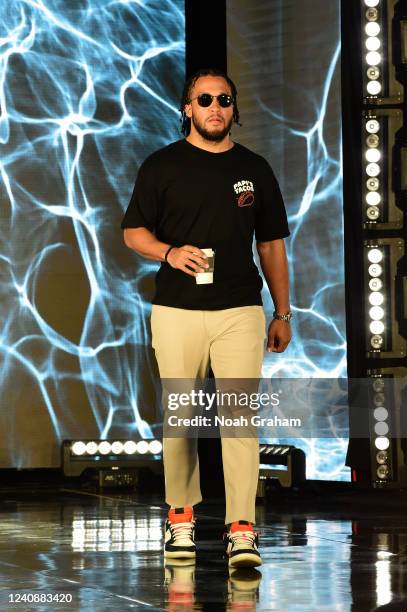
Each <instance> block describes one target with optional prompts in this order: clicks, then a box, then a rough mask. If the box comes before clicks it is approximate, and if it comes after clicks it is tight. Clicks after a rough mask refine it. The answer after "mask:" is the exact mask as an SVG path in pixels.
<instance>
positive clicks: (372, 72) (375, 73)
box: [366, 66, 380, 81]
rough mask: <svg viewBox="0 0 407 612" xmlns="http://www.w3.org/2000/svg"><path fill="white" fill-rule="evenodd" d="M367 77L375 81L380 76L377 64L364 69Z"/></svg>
mask: <svg viewBox="0 0 407 612" xmlns="http://www.w3.org/2000/svg"><path fill="white" fill-rule="evenodd" d="M366 75H367V78H368V79H370V80H371V81H376V80H377V79H378V78H379V77H380V70H379V67H378V66H369V68H368V69H367V70H366Z"/></svg>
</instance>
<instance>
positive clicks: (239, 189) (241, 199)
mask: <svg viewBox="0 0 407 612" xmlns="http://www.w3.org/2000/svg"><path fill="white" fill-rule="evenodd" d="M233 189H234V190H235V193H236V195H237V196H238V197H237V198H236V203H237V205H238V206H251V205H252V204H253V203H254V186H253V183H252V181H248V180H246V179H245V180H243V179H242V180H241V181H238V182H237V183H235V184H234V185H233Z"/></svg>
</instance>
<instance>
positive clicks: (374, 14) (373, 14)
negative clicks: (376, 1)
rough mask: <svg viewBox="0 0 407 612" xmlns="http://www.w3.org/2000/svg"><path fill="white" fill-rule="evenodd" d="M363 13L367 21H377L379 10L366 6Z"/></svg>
mask: <svg viewBox="0 0 407 612" xmlns="http://www.w3.org/2000/svg"><path fill="white" fill-rule="evenodd" d="M365 15H366V19H367V20H368V21H377V20H378V19H379V11H378V10H377V8H368V9H367V11H366V13H365Z"/></svg>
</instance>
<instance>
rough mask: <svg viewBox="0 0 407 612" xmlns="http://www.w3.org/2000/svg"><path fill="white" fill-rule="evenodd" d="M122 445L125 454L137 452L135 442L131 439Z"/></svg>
mask: <svg viewBox="0 0 407 612" xmlns="http://www.w3.org/2000/svg"><path fill="white" fill-rule="evenodd" d="M123 447H124V452H125V453H126V454H127V455H134V453H136V452H137V444H136V443H135V442H133V440H127V442H125V443H124V445H123Z"/></svg>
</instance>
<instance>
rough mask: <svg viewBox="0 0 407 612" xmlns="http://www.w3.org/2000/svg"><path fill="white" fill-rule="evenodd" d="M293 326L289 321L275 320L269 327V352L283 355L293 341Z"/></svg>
mask: <svg viewBox="0 0 407 612" xmlns="http://www.w3.org/2000/svg"><path fill="white" fill-rule="evenodd" d="M291 335H292V334H291V325H290V323H288V322H287V321H279V320H278V319H273V320H272V321H271V323H270V325H269V332H268V340H267V352H269V353H271V352H273V353H282V352H283V351H285V349H286V348H287V346H288V344H289V342H290V340H291Z"/></svg>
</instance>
